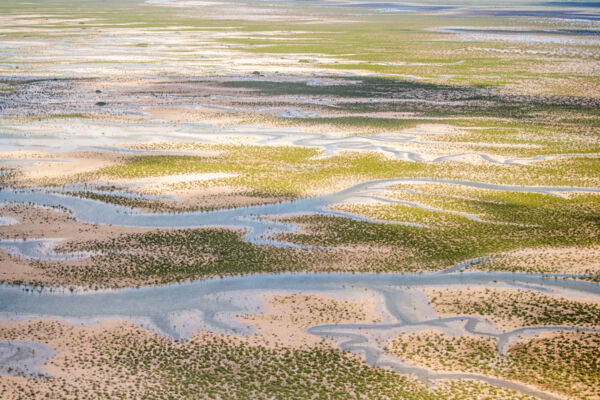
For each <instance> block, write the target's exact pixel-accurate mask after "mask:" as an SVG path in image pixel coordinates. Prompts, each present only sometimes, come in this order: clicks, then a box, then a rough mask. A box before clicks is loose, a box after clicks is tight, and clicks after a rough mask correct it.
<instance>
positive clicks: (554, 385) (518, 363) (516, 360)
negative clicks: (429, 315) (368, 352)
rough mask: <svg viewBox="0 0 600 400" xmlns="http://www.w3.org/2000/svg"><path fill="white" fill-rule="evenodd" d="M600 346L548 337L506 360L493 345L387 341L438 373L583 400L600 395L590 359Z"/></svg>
mask: <svg viewBox="0 0 600 400" xmlns="http://www.w3.org/2000/svg"><path fill="white" fill-rule="evenodd" d="M599 345H600V335H599V334H596V333H577V332H558V333H550V334H547V335H545V336H543V337H539V338H534V339H523V340H520V341H519V342H517V343H516V344H514V345H512V346H511V347H510V349H509V351H508V357H505V356H500V355H498V354H497V352H496V348H495V340H494V339H490V338H486V337H477V336H462V337H450V336H447V335H444V334H440V333H435V332H420V333H412V334H406V335H402V336H399V337H396V338H394V339H392V340H391V341H390V342H389V344H388V351H389V352H390V353H392V354H394V355H396V356H397V357H399V358H401V359H402V360H405V361H407V362H409V363H411V364H415V365H420V366H425V367H427V368H431V369H434V370H437V371H462V372H469V373H477V374H484V375H488V376H497V377H501V378H504V379H508V380H513V381H518V382H523V383H526V384H531V385H535V386H538V387H540V388H542V389H544V390H550V391H552V392H555V393H559V394H561V395H565V396H568V397H570V398H581V399H583V398H595V397H597V396H598V395H599V394H600V393H599V389H598V388H599V386H598V384H599V383H600V363H599V362H598V358H597V357H596V356H595V354H596V352H597V349H598V346H599Z"/></svg>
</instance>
